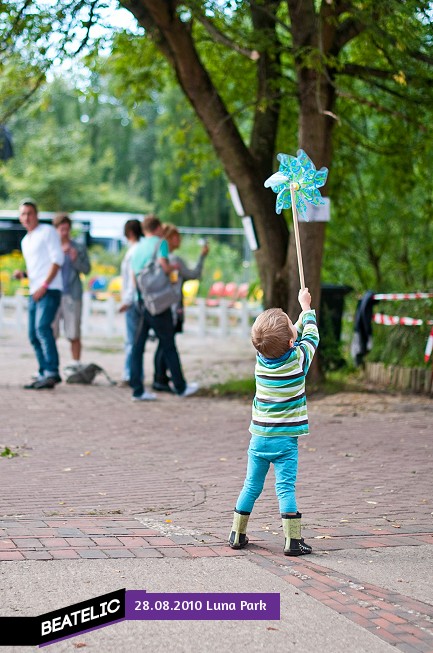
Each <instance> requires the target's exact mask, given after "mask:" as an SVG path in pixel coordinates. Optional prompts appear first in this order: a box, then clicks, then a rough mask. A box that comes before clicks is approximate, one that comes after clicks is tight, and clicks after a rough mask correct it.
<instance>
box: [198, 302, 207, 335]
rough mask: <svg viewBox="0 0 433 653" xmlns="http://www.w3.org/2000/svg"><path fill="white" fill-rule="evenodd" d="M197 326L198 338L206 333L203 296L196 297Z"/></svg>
mask: <svg viewBox="0 0 433 653" xmlns="http://www.w3.org/2000/svg"><path fill="white" fill-rule="evenodd" d="M196 301H197V309H198V314H197V317H198V319H197V322H198V324H197V326H198V336H199V338H204V336H205V335H206V299H205V298H204V297H197V300H196Z"/></svg>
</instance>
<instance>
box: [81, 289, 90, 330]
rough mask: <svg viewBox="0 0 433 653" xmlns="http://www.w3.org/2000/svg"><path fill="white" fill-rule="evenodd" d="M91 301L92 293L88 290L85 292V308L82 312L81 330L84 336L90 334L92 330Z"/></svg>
mask: <svg viewBox="0 0 433 653" xmlns="http://www.w3.org/2000/svg"><path fill="white" fill-rule="evenodd" d="M90 303H91V297H90V293H89V291H88V290H86V291H85V292H83V308H82V313H81V330H82V332H83V335H84V336H88V335H89V332H90V310H91V306H90Z"/></svg>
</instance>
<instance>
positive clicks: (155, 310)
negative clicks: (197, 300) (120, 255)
mask: <svg viewBox="0 0 433 653" xmlns="http://www.w3.org/2000/svg"><path fill="white" fill-rule="evenodd" d="M161 242H162V239H160V240H158V242H157V243H156V246H155V250H154V252H153V255H152V258H151V259H150V261H149V262H148V263H147V264H146V265H145V266H144V268H143V269H142V270H141V271H140V272H139V273H138V274H137V275H136V281H137V288H138V291H139V294H140V295H141V297H142V299H143V302H144V305H145V307H146V308H147V310H148V311H149V313H150V314H151V315H160V314H161V313H163V312H164V311H166V310H167V308H170V306H171V305H172V304H175V303H176V302H177V300H178V293H177V292H176V288H175V286H174V285H173V284H172V283H171V281H170V278H169V277H168V275H167V274H166V273H165V272H164V270H163V269H162V267H161V266H160V264H159V263H158V261H157V256H158V250H159V248H160V246H161Z"/></svg>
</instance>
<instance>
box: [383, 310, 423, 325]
mask: <svg viewBox="0 0 433 653" xmlns="http://www.w3.org/2000/svg"><path fill="white" fill-rule="evenodd" d="M373 322H376V324H384V325H385V326H395V325H396V324H401V325H403V326H422V325H423V324H433V320H427V321H425V320H419V319H417V318H414V317H400V316H398V315H385V313H375V314H374V315H373Z"/></svg>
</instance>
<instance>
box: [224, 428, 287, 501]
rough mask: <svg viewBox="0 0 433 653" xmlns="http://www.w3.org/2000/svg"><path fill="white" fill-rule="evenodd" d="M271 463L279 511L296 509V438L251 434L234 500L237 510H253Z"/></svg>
mask: <svg viewBox="0 0 433 653" xmlns="http://www.w3.org/2000/svg"><path fill="white" fill-rule="evenodd" d="M271 463H273V464H274V471H275V491H276V494H277V497H278V502H279V506H280V513H283V512H294V513H296V512H297V506H296V489H295V485H296V476H297V472H298V438H297V437H284V436H275V437H273V436H262V435H253V436H251V440H250V446H249V447H248V466H247V475H246V478H245V482H244V486H243V488H242V491H241V493H240V495H239V498H238V500H237V502H236V510H237V511H238V512H247V513H250V512H252V509H253V507H254V503H255V501H256V499H258V497H259V496H260V494H261V492H262V490H263V485H264V483H265V478H266V474H267V473H268V470H269V465H270V464H271Z"/></svg>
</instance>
